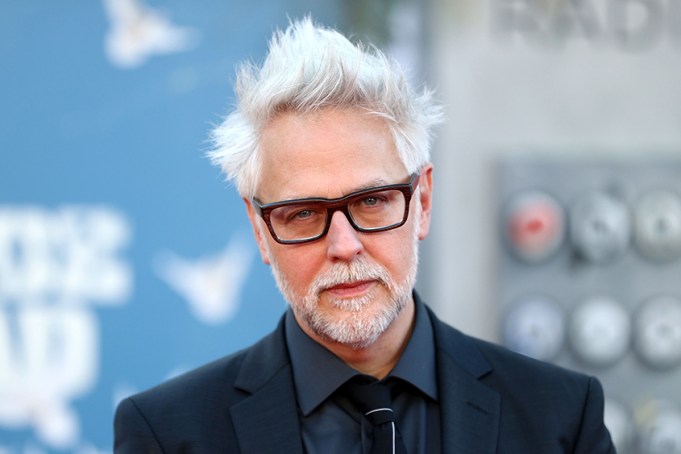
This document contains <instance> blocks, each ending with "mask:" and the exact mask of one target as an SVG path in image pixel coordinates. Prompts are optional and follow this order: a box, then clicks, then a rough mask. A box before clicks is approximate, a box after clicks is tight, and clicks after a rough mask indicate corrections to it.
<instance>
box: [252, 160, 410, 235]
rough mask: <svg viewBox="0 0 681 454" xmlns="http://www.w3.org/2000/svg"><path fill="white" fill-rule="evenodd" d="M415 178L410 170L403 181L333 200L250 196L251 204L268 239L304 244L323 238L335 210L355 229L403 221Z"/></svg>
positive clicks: (370, 229)
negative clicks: (266, 200) (276, 199)
mask: <svg viewBox="0 0 681 454" xmlns="http://www.w3.org/2000/svg"><path fill="white" fill-rule="evenodd" d="M419 177H420V174H418V173H414V174H412V175H411V177H410V179H409V182H407V183H401V184H389V185H387V186H379V187H376V188H370V189H363V190H361V191H356V192H352V193H350V194H348V195H346V196H343V197H340V198H337V199H323V198H306V199H295V200H287V201H284V202H274V203H267V204H263V203H261V202H260V201H258V199H256V198H253V206H254V208H255V211H256V213H258V215H260V217H262V218H263V220H264V221H265V224H267V228H268V229H269V231H270V233H271V234H272V238H274V239H275V241H277V242H278V243H282V244H295V243H306V242H308V241H314V240H318V239H319V238H321V237H323V236H324V235H326V233H327V232H328V231H329V226H330V225H331V217H332V216H333V213H335V212H336V211H338V210H340V211H342V212H343V214H345V217H346V218H347V219H348V221H350V224H351V225H352V227H353V228H354V229H355V230H357V231H358V232H384V231H386V230H391V229H396V228H397V227H400V226H401V225H403V224H404V223H405V222H407V216H409V202H410V201H411V197H412V195H413V194H414V191H415V190H416V187H417V186H418V184H419Z"/></svg>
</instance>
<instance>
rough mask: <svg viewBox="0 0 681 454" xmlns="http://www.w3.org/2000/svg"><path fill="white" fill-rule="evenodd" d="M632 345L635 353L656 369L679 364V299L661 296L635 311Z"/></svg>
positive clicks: (680, 325) (680, 339)
mask: <svg viewBox="0 0 681 454" xmlns="http://www.w3.org/2000/svg"><path fill="white" fill-rule="evenodd" d="M634 348H635V350H636V352H637V353H638V355H639V356H640V357H641V359H643V361H645V362H646V363H648V364H649V365H651V366H652V367H656V368H669V367H673V366H676V365H679V364H681V301H680V300H678V299H676V298H673V297H670V296H661V297H657V298H654V299H652V300H650V301H648V302H646V303H645V304H643V305H642V306H641V307H640V309H639V310H638V311H637V312H636V314H635V317H634Z"/></svg>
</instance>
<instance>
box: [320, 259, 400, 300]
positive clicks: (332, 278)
mask: <svg viewBox="0 0 681 454" xmlns="http://www.w3.org/2000/svg"><path fill="white" fill-rule="evenodd" d="M361 281H379V282H380V283H382V284H384V285H386V286H390V282H391V279H390V274H389V273H388V271H387V270H386V269H385V268H383V267H382V266H380V265H375V264H370V263H368V262H366V261H365V260H354V261H352V262H350V263H335V264H334V265H333V266H332V267H331V268H330V269H329V270H327V271H325V272H324V273H322V274H319V275H318V276H317V277H316V278H315V280H314V281H313V282H312V285H311V286H310V290H311V292H310V293H311V294H313V295H319V294H321V292H323V291H324V290H326V289H328V288H330V287H334V286H336V285H342V284H351V283H353V282H361Z"/></svg>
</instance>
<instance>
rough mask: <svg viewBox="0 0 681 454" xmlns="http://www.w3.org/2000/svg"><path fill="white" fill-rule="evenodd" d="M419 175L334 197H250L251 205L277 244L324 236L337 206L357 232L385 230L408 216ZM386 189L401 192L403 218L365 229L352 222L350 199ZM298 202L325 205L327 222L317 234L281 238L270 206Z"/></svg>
mask: <svg viewBox="0 0 681 454" xmlns="http://www.w3.org/2000/svg"><path fill="white" fill-rule="evenodd" d="M420 178H421V174H420V172H415V173H412V174H411V176H410V178H409V181H408V182H406V183H397V184H389V185H385V186H377V187H375V188H368V189H362V190H360V191H356V192H351V193H350V194H347V195H344V196H343V197H339V198H337V199H325V198H322V197H310V198H302V199H292V200H285V201H283V202H273V203H265V204H263V203H261V202H260V201H259V200H258V199H257V198H255V197H253V199H251V202H252V205H253V208H254V209H255V212H256V213H257V214H258V215H259V216H260V217H261V218H262V219H263V220H264V221H265V224H266V225H267V229H268V230H269V231H270V234H271V235H272V238H274V240H275V241H276V242H277V243H280V244H300V243H309V242H311V241H316V240H318V239H320V238H323V237H324V236H325V235H326V234H327V233H328V232H329V227H330V226H331V218H332V217H333V213H335V212H336V211H339V210H340V211H342V212H343V214H344V215H345V217H346V218H347V220H348V222H350V225H352V228H354V229H355V230H356V231H358V232H362V233H374V232H385V231H386V230H392V229H396V228H398V227H401V226H403V225H404V223H405V222H407V218H408V217H409V206H410V204H411V198H412V196H413V195H414V191H416V188H417V187H418V184H419V180H420ZM388 190H398V191H400V192H401V193H402V194H403V195H404V214H403V215H402V220H401V221H400V222H396V223H395V224H390V225H387V226H385V227H376V228H368V229H367V228H364V227H360V226H358V225H357V224H356V223H355V221H354V219H352V215H351V214H350V211H349V210H348V205H349V204H350V201H351V200H354V199H357V198H359V197H362V196H363V195H366V194H371V193H373V192H380V191H388ZM300 203H318V204H320V205H322V206H323V207H324V208H326V225H325V226H324V230H322V231H321V232H320V233H319V235H315V236H311V237H309V238H302V239H299V240H282V239H281V238H279V237H278V236H277V234H276V232H275V231H274V227H272V222H271V220H270V214H271V213H272V210H274V209H276V208H280V207H284V206H289V205H297V204H300Z"/></svg>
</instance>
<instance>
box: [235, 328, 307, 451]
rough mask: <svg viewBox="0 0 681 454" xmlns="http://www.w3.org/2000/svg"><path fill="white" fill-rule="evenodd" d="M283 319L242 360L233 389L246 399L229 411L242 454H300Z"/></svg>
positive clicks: (296, 410) (296, 412)
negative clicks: (249, 453) (242, 392)
mask: <svg viewBox="0 0 681 454" xmlns="http://www.w3.org/2000/svg"><path fill="white" fill-rule="evenodd" d="M288 358H289V357H288V352H287V351H286V342H285V341H284V323H283V319H282V321H280V322H279V325H278V326H277V329H276V330H275V331H274V332H273V333H272V334H270V335H269V336H267V337H265V338H263V339H262V340H261V341H259V342H258V343H256V344H255V345H254V346H253V347H252V348H251V349H250V350H249V352H248V353H247V354H246V356H245V357H244V360H243V363H242V365H241V369H240V371H239V375H238V376H237V378H236V380H235V382H234V385H235V387H236V388H237V389H240V390H242V391H244V392H246V393H248V394H250V396H248V397H246V398H245V399H243V400H242V401H240V402H239V403H237V404H236V405H234V406H232V407H231V408H230V413H231V415H232V421H233V422H234V429H235V431H236V434H237V438H238V439H239V447H240V448H241V451H242V452H257V453H263V454H279V453H282V452H286V453H292V454H303V443H302V437H301V432H300V423H299V421H298V408H297V404H296V399H295V391H294V387H293V376H292V372H291V365H290V363H289V359H288Z"/></svg>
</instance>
